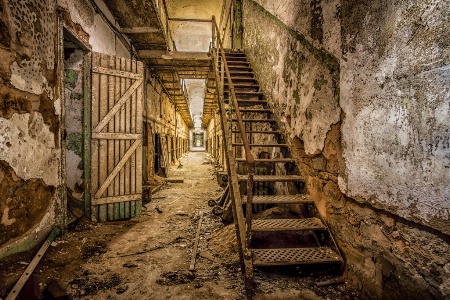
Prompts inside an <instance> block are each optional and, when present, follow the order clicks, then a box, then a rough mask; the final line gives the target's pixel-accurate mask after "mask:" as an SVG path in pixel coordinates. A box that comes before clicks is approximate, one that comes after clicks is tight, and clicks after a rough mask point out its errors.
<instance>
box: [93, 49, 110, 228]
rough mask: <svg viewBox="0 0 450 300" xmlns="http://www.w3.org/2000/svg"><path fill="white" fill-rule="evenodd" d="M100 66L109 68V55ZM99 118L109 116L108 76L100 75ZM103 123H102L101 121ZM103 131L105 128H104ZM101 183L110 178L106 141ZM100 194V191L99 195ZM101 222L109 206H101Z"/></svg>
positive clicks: (101, 155) (101, 158)
mask: <svg viewBox="0 0 450 300" xmlns="http://www.w3.org/2000/svg"><path fill="white" fill-rule="evenodd" d="M100 66H102V67H107V66H108V57H107V55H104V54H103V55H101V56H100ZM99 108H100V109H99V117H100V119H102V118H104V117H105V116H106V115H107V114H108V75H106V74H100V105H99ZM100 122H101V121H100ZM102 129H103V128H102ZM99 143H100V145H99V164H98V168H99V182H103V181H104V180H105V179H106V178H107V176H108V165H107V163H105V162H106V161H107V159H108V143H107V141H105V140H100V141H99ZM104 192H105V191H104V190H103V191H102V192H101V194H100V195H99V196H96V197H101V196H102V195H103V193H104ZM96 194H98V191H97V193H96ZM98 216H99V221H101V222H103V221H107V219H108V218H107V205H105V204H104V205H100V206H99V211H98Z"/></svg>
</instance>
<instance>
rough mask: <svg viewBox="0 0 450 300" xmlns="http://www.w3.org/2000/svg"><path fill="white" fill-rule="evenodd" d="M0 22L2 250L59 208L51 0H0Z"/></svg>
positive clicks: (41, 226)
mask: <svg viewBox="0 0 450 300" xmlns="http://www.w3.org/2000/svg"><path fill="white" fill-rule="evenodd" d="M0 27H1V34H0V44H1V45H0V58H1V59H0V107H1V110H0V164H1V171H0V174H1V175H0V185H1V189H0V214H1V223H0V232H2V235H1V236H2V238H1V240H0V245H1V247H0V256H3V255H6V254H8V253H11V252H15V251H18V250H21V246H22V247H24V248H29V247H31V246H32V245H33V243H34V242H35V241H36V240H40V239H42V238H43V237H44V236H45V235H46V233H47V232H48V231H49V228H50V226H52V225H53V224H54V223H55V222H56V217H57V215H55V211H56V212H61V211H62V209H61V202H60V199H59V197H58V194H57V192H56V191H57V188H58V186H60V183H61V180H60V163H61V161H60V159H61V151H60V140H59V126H60V125H59V124H60V119H59V112H60V107H59V105H60V104H59V103H60V100H59V95H58V80H57V79H58V75H57V72H58V71H57V67H56V66H57V58H56V47H57V44H56V37H57V27H56V3H55V2H54V1H49V0H45V1H33V0H29V1H6V0H2V1H1V2H0ZM22 250H23V249H22Z"/></svg>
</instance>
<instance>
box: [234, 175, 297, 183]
mask: <svg viewBox="0 0 450 300" xmlns="http://www.w3.org/2000/svg"><path fill="white" fill-rule="evenodd" d="M238 180H240V181H244V180H248V176H247V175H238ZM304 180H305V179H304V178H303V177H302V176H299V175H255V176H254V177H253V181H255V182H277V181H280V182H286V181H304Z"/></svg>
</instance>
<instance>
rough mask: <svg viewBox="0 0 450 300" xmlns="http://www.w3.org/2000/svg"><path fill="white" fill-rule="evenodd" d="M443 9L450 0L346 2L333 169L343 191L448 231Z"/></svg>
mask: <svg viewBox="0 0 450 300" xmlns="http://www.w3.org/2000/svg"><path fill="white" fill-rule="evenodd" d="M364 5H367V7H370V9H369V10H367V8H366V7H365V6H364ZM449 13H450V1H427V2H423V1H401V2H400V3H397V4H392V3H389V2H388V1H382V2H377V4H372V3H371V2H370V3H369V2H368V1H366V2H365V1H363V2H359V3H358V4H355V3H353V2H352V1H348V2H345V5H343V28H345V30H344V31H343V35H342V37H343V59H342V64H341V78H342V81H341V83H342V84H341V106H342V108H343V110H344V113H345V116H346V118H345V120H344V122H343V127H342V132H343V136H342V137H343V140H342V142H343V156H344V161H345V172H344V173H342V174H340V177H339V184H340V187H341V190H342V191H343V192H345V193H346V195H348V196H350V197H353V198H355V199H357V200H359V201H361V202H367V201H369V202H370V203H372V205H374V206H376V207H379V208H383V209H387V210H389V211H390V212H392V213H395V214H397V215H399V216H401V217H404V218H406V219H409V220H413V221H415V222H418V223H422V224H425V225H428V226H430V227H433V228H435V229H438V230H440V231H442V232H444V233H446V234H450V201H449V200H450V118H449V116H450V53H449V50H448V49H449V45H450V37H449V36H450V27H449V19H448V15H449Z"/></svg>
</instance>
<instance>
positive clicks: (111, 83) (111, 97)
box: [103, 56, 116, 220]
mask: <svg viewBox="0 0 450 300" xmlns="http://www.w3.org/2000/svg"><path fill="white" fill-rule="evenodd" d="M108 67H109V68H110V69H114V68H115V67H116V59H115V57H114V56H110V57H109V60H108ZM106 74H108V110H109V111H110V110H111V108H113V107H114V105H115V87H116V77H115V76H113V75H112V74H109V73H106ZM114 125H115V118H114V119H112V120H111V122H108V133H103V134H109V133H110V132H114ZM107 142H108V174H110V173H111V171H112V170H113V169H114V166H115V163H114V141H113V140H111V139H107ZM114 187H115V181H113V182H111V184H110V185H109V186H108V190H107V195H108V197H112V196H114ZM108 220H114V204H108Z"/></svg>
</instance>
